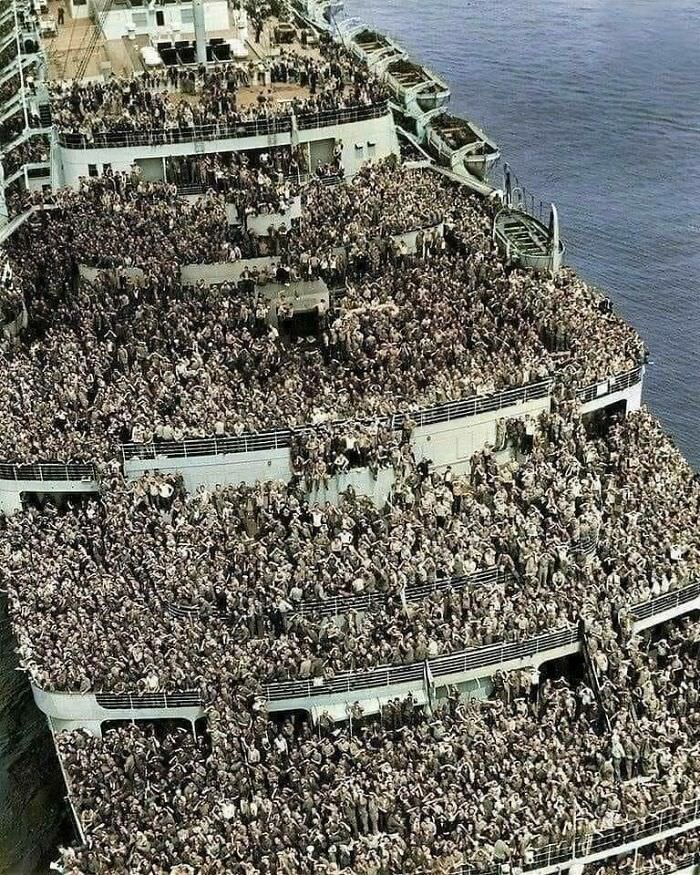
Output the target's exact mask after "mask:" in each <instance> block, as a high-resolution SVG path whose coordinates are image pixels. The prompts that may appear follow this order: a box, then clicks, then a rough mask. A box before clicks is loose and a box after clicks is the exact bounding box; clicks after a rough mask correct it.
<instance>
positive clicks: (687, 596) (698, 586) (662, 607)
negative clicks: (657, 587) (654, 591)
mask: <svg viewBox="0 0 700 875" xmlns="http://www.w3.org/2000/svg"><path fill="white" fill-rule="evenodd" d="M697 598H700V580H696V581H695V583H691V584H689V585H688V586H684V587H683V588H682V589H676V590H673V591H672V592H667V593H665V594H664V595H660V596H657V597H656V598H653V599H650V600H649V601H648V602H640V603H639V604H636V605H632V608H631V609H630V612H631V614H632V616H633V617H634V619H635V620H646V619H648V618H649V617H653V616H654V615H655V614H662V613H664V612H665V611H669V610H671V609H672V608H677V607H678V606H679V605H683V604H686V603H687V602H692V601H695V599H697Z"/></svg>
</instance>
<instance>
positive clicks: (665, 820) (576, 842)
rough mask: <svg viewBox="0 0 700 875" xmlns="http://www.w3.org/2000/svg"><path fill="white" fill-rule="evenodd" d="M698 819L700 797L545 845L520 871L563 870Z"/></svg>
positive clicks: (478, 872)
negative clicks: (638, 817) (583, 860)
mask: <svg viewBox="0 0 700 875" xmlns="http://www.w3.org/2000/svg"><path fill="white" fill-rule="evenodd" d="M698 820H700V797H699V798H697V799H693V800H691V801H690V802H684V803H681V804H680V805H676V806H673V807H671V808H664V809H663V810H662V811H659V812H657V813H655V814H648V815H647V816H646V817H643V818H641V819H639V820H631V821H628V822H627V823H623V824H620V825H619V826H614V827H611V828H610V829H606V830H602V831H600V832H594V833H592V834H591V835H579V836H576V838H575V839H573V840H571V841H568V842H561V843H553V844H549V845H546V846H545V847H544V848H541V849H539V850H537V851H535V852H534V854H533V855H532V857H531V858H530V859H528V861H527V862H526V863H525V864H524V865H523V866H522V868H523V870H524V871H526V872H535V871H537V870H540V869H549V868H550V867H555V866H556V867H560V866H561V867H562V868H564V867H566V864H571V863H573V862H574V861H575V860H579V859H586V858H588V857H594V856H596V855H598V856H599V857H600V856H603V857H604V856H606V854H605V852H606V851H612V850H614V849H615V848H622V847H624V846H626V845H635V844H636V845H637V846H640V845H643V844H645V842H644V840H645V839H653V838H654V837H655V836H657V835H659V834H661V833H664V832H667V831H675V832H683V831H684V828H685V829H692V828H693V826H694V824H696V823H697V822H698ZM505 871H507V870H505V869H503V868H502V867H501V866H491V867H488V868H476V867H473V866H460V867H458V868H456V869H454V870H452V873H451V875H503V873H504V872H505Z"/></svg>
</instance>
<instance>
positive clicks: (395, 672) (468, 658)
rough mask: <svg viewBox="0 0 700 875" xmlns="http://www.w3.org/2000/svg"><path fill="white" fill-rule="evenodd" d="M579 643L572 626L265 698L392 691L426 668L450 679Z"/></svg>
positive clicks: (280, 685) (280, 686)
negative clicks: (388, 688)
mask: <svg viewBox="0 0 700 875" xmlns="http://www.w3.org/2000/svg"><path fill="white" fill-rule="evenodd" d="M578 641H579V632H578V629H577V628H576V627H571V626H570V627H567V628H564V629H560V630H558V631H556V632H548V633H546V634H544V635H539V636H537V637H536V638H529V639H527V640H525V641H513V642H510V643H507V644H503V643H502V644H488V645H486V646H484V647H475V648H472V649H470V650H462V651H458V652H457V653H450V654H444V655H442V656H436V657H434V658H433V659H428V660H425V661H421V662H413V663H410V664H408V665H387V666H381V667H379V668H376V669H370V670H367V671H360V672H353V671H349V672H342V673H341V674H338V675H335V676H334V677H331V678H309V679H308V680H292V681H279V682H276V683H272V684H268V685H267V686H266V687H265V693H264V695H265V699H266V700H267V701H268V702H277V701H284V700H285V699H292V698H294V699H296V698H318V697H320V696H328V695H333V694H336V693H346V692H352V691H358V690H368V689H373V688H377V687H390V686H394V685H397V684H404V683H407V682H410V681H422V680H423V678H424V677H425V674H426V667H427V668H428V669H429V671H430V674H431V675H432V677H433V678H441V677H447V676H450V675H453V674H460V673H465V672H467V671H470V670H472V669H478V668H484V667H485V666H491V665H499V664H502V663H504V662H509V661H510V660H513V659H523V658H526V657H529V656H535V655H536V654H538V653H542V652H544V651H547V650H553V649H555V648H557V647H564V646H566V645H569V644H574V643H576V642H578Z"/></svg>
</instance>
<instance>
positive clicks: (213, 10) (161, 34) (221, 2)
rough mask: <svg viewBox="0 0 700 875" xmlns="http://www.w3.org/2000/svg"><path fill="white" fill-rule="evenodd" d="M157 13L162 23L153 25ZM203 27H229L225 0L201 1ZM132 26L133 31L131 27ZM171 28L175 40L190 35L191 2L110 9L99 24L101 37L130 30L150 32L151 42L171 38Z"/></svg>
mask: <svg viewBox="0 0 700 875" xmlns="http://www.w3.org/2000/svg"><path fill="white" fill-rule="evenodd" d="M183 11H184V16H183ZM157 12H162V13H163V19H164V24H163V25H158V24H157V20H156V13H157ZM204 26H205V27H206V29H207V31H214V30H228V29H229V27H230V22H229V15H228V3H227V2H226V0H205V2H204ZM132 28H133V30H131V29H132ZM173 31H175V32H176V33H175V37H176V38H177V39H190V38H193V37H194V19H193V17H192V3H191V2H187V0H185V2H183V3H172V4H170V3H169V4H167V5H156V6H155V7H154V8H152V9H149V7H148V5H146V4H144V5H143V6H134V7H132V8H131V9H129V8H126V9H125V8H118V9H114V8H112V9H110V11H109V12H108V13H107V14H106V16H105V20H104V22H103V25H102V32H103V34H104V37H105V39H108V40H119V39H121V38H122V37H125V36H128V35H129V33H130V32H133V33H135V34H152V35H153V37H152V39H153V43H154V44H155V43H157V42H161V41H169V40H171V39H172V38H173Z"/></svg>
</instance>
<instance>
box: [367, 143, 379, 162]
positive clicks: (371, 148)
mask: <svg viewBox="0 0 700 875" xmlns="http://www.w3.org/2000/svg"><path fill="white" fill-rule="evenodd" d="M376 154H377V144H376V143H367V157H368V158H374V156H375V155H376Z"/></svg>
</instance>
